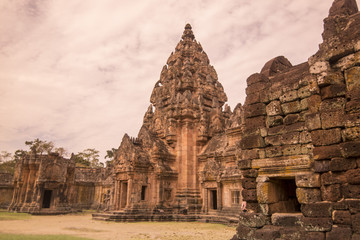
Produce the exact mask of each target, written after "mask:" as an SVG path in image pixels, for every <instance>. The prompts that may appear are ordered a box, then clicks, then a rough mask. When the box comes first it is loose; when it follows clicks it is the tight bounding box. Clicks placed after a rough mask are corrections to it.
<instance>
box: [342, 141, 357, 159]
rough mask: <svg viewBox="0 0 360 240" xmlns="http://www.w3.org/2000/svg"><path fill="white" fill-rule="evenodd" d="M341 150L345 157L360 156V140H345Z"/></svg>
mask: <svg viewBox="0 0 360 240" xmlns="http://www.w3.org/2000/svg"><path fill="white" fill-rule="evenodd" d="M341 152H342V155H343V156H344V157H345V158H348V157H360V142H357V141H353V142H345V143H342V144H341Z"/></svg>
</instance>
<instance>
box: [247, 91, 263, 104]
mask: <svg viewBox="0 0 360 240" xmlns="http://www.w3.org/2000/svg"><path fill="white" fill-rule="evenodd" d="M259 102H260V93H259V92H255V93H252V94H249V95H247V96H246V98H245V105H250V104H254V103H259Z"/></svg>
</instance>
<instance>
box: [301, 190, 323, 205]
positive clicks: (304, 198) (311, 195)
mask: <svg viewBox="0 0 360 240" xmlns="http://www.w3.org/2000/svg"><path fill="white" fill-rule="evenodd" d="M296 197H297V199H298V201H299V203H302V204H307V203H314V202H319V201H321V196H320V190H319V189H318V188H297V189H296Z"/></svg>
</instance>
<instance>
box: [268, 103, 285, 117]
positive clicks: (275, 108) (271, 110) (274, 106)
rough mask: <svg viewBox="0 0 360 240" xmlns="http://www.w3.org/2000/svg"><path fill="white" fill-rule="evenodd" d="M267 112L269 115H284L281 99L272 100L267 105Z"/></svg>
mask: <svg viewBox="0 0 360 240" xmlns="http://www.w3.org/2000/svg"><path fill="white" fill-rule="evenodd" d="M266 113H267V115H269V116H275V115H282V114H283V113H282V110H281V106H280V101H272V102H270V103H269V104H268V105H267V106H266Z"/></svg>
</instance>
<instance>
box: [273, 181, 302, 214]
mask: <svg viewBox="0 0 360 240" xmlns="http://www.w3.org/2000/svg"><path fill="white" fill-rule="evenodd" d="M270 182H271V184H273V186H274V187H273V190H274V191H272V192H271V193H269V194H272V195H274V196H269V197H271V198H272V199H274V200H275V202H274V203H272V204H270V205H271V206H270V208H272V209H273V212H274V213H275V212H278V213H292V212H300V203H299V202H298V200H297V197H296V183H295V178H286V179H282V178H278V179H276V178H275V179H271V181H270Z"/></svg>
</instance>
